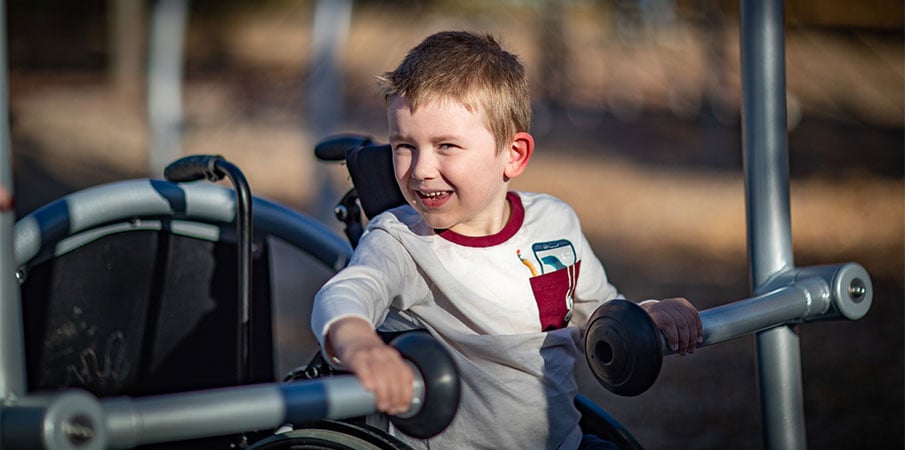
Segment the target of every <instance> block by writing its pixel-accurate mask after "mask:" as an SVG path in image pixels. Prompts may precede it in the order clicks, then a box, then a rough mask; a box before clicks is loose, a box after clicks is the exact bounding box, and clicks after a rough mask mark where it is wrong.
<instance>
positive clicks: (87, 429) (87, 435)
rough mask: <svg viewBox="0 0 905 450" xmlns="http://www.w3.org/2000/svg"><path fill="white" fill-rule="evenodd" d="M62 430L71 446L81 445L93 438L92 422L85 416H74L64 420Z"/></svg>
mask: <svg viewBox="0 0 905 450" xmlns="http://www.w3.org/2000/svg"><path fill="white" fill-rule="evenodd" d="M62 430H63V434H65V435H66V438H67V439H69V442H70V443H72V446H73V447H79V446H82V445H84V444H86V443H88V442H90V441H91V440H92V439H94V424H93V423H92V422H91V419H89V418H87V417H85V416H74V417H71V418H69V420H66V421H64V422H63V424H62Z"/></svg>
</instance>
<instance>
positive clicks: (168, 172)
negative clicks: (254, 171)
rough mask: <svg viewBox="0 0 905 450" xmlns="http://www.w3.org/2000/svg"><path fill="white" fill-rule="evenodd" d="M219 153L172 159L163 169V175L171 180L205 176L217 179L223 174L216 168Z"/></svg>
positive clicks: (219, 158)
mask: <svg viewBox="0 0 905 450" xmlns="http://www.w3.org/2000/svg"><path fill="white" fill-rule="evenodd" d="M222 159H223V157H222V156H220V155H192V156H186V157H184V158H180V159H177V160H176V161H173V162H172V163H170V165H168V166H167V167H166V169H164V170H163V176H164V177H165V178H166V179H167V180H169V181H173V182H177V183H182V182H187V181H195V180H200V179H202V178H207V179H208V180H210V181H219V180H220V179H222V178H223V176H224V175H225V174H224V173H222V172H221V171H219V170H217V167H216V166H217V161H220V160H222Z"/></svg>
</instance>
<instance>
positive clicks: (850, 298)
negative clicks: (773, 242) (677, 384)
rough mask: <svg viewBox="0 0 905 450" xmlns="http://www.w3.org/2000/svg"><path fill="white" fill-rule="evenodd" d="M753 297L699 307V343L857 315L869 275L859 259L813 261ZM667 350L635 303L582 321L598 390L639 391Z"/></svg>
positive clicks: (866, 299)
mask: <svg viewBox="0 0 905 450" xmlns="http://www.w3.org/2000/svg"><path fill="white" fill-rule="evenodd" d="M760 291H762V292H758V294H759V295H757V296H755V297H751V298H747V299H743V300H738V301H735V302H732V303H728V304H725V305H721V306H717V307H714V308H709V309H706V310H704V311H701V313H700V314H701V323H702V325H703V332H704V341H703V343H701V344H699V345H698V347H705V346H708V345H713V344H718V343H720V342H725V341H728V340H731V339H735V338H737V337H741V336H746V335H749V334H753V333H757V332H760V331H764V330H768V329H771V328H775V327H778V326H783V325H789V324H795V323H802V322H809V321H815V320H829V319H840V318H841V319H848V320H858V319H860V318H862V317H864V315H865V314H867V311H868V310H869V309H870V305H871V302H872V301H873V285H872V283H871V279H870V275H869V274H868V273H867V271H866V270H865V269H864V267H862V266H861V265H859V264H856V263H846V264H841V265H828V266H815V267H809V268H802V269H796V270H790V271H787V272H783V273H781V274H778V275H777V276H775V277H773V278H772V279H770V280H769V281H768V282H766V283H764V285H763V287H762V288H761V290H760ZM672 353H673V351H672V350H671V349H670V348H669V346H668V345H666V340H665V337H664V336H663V334H662V333H660V331H659V330H658V329H657V327H656V325H654V323H653V321H652V320H651V319H650V317H649V316H648V315H647V313H646V312H645V311H644V310H643V309H641V307H640V306H637V305H635V304H634V303H631V302H628V301H611V302H607V303H605V304H603V305H602V306H600V307H599V308H598V309H597V310H596V311H595V312H594V313H593V314H592V315H591V318H590V319H589V320H588V328H587V333H586V335H585V356H586V358H587V361H588V365H589V366H590V368H591V372H592V373H593V374H594V376H595V377H596V378H597V381H598V382H600V384H601V385H603V386H604V387H605V388H607V389H608V390H610V391H611V392H613V393H616V394H619V395H626V396H634V395H639V394H641V393H643V392H644V391H646V390H647V389H648V388H650V386H652V385H653V383H654V381H656V379H657V376H658V375H659V373H660V368H661V366H662V360H663V356H665V355H669V354H672Z"/></svg>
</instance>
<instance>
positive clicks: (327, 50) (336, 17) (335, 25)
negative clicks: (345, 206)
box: [306, 0, 353, 223]
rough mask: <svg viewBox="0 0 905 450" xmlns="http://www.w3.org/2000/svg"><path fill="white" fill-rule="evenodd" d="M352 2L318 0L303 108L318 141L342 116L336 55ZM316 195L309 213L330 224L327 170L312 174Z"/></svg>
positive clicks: (333, 198) (345, 33)
mask: <svg viewBox="0 0 905 450" xmlns="http://www.w3.org/2000/svg"><path fill="white" fill-rule="evenodd" d="M352 6H353V0H317V2H315V4H314V23H313V31H312V36H311V55H312V56H311V62H310V64H311V67H310V75H309V76H308V84H307V97H308V104H307V106H306V112H307V120H308V131H309V132H311V134H312V135H314V136H315V137H317V139H320V138H322V137H323V136H325V135H326V134H328V133H332V132H334V131H335V129H336V127H337V126H338V125H339V124H340V121H341V120H342V116H343V106H342V105H343V83H344V82H343V76H342V71H341V70H340V62H339V56H340V52H341V50H342V48H343V46H344V45H345V43H346V40H348V38H349V27H350V26H351V23H352ZM314 181H315V183H316V184H317V192H318V196H317V198H316V199H315V203H314V206H313V210H312V213H313V214H314V216H315V217H317V218H320V219H322V220H324V221H328V223H335V222H333V207H334V205H335V201H336V199H337V198H339V193H337V192H336V189H335V188H334V186H333V183H332V182H331V181H330V177H329V174H328V173H327V172H326V171H323V170H318V171H316V172H315V180H314Z"/></svg>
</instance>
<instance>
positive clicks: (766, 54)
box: [0, 0, 873, 450]
mask: <svg viewBox="0 0 905 450" xmlns="http://www.w3.org/2000/svg"><path fill="white" fill-rule="evenodd" d="M4 11H5V8H4V7H3V0H0V36H5V34H6V23H5V18H4V17H3V16H2V14H4ZM740 17H741V50H742V51H741V58H742V61H741V65H742V100H743V111H742V115H743V125H742V131H743V133H742V135H743V136H742V139H743V150H744V161H745V169H744V170H745V190H746V205H747V219H748V236H749V239H748V249H749V264H750V267H749V269H750V283H751V291H752V298H749V299H745V300H740V301H737V302H734V303H730V304H727V305H723V306H720V307H717V308H713V309H710V310H706V311H703V312H702V313H701V316H702V319H703V321H704V326H705V343H704V345H709V344H714V343H717V342H722V341H724V340H728V339H732V338H734V337H737V336H741V335H745V334H750V333H757V359H758V362H757V368H758V374H759V383H760V394H761V399H762V413H763V424H764V441H765V444H766V447H767V448H770V449H797V448H805V447H806V443H805V427H804V413H803V407H802V387H801V363H800V347H799V343H798V337H797V335H796V333H795V328H794V327H795V326H796V325H797V324H799V323H802V322H806V321H809V320H817V319H826V318H844V319H858V318H860V317H862V316H863V315H864V314H866V312H867V310H868V309H869V308H870V304H871V301H872V297H873V293H872V286H871V282H870V277H869V275H868V274H867V272H866V271H865V270H864V269H863V267H861V266H859V265H857V264H843V265H839V266H822V267H811V268H795V266H794V262H793V258H792V245H791V232H790V213H789V186H788V155H787V148H786V146H787V144H786V142H787V133H786V105H785V63H784V60H785V54H784V37H783V27H784V17H783V1H782V0H742V2H741V15H740ZM5 52H6V48H5V43H4V44H3V45H2V46H0V162H2V163H3V164H2V165H0V183H2V184H3V185H4V186H12V182H11V181H12V174H11V167H10V163H9V162H10V150H9V129H8V109H7V108H8V107H7V105H8V102H7V91H6V73H7V72H6V53H5ZM215 203H216V202H213V203H212V205H213V204H215ZM162 205H163V204H162ZM221 206H225V205H221ZM162 207H167V206H162ZM229 208H230V207H228V206H227V207H226V209H225V210H226V211H232V210H231V209H229ZM260 209H261V208H258V207H257V205H256V209H255V211H256V214H257V212H258V211H259V210H260ZM223 211H224V210H223V209H220V208H219V207H216V208H215V210H213V211H211V214H215V215H216V214H222V213H223ZM95 213H99V211H97V210H95V211H94V212H92V213H86V214H85V215H84V218H85V219H86V220H91V215H92V214H95ZM27 221H28V219H26V222H27ZM12 222H13V214H12V213H0V236H2V237H3V238H2V239H0V443H5V444H7V445H9V446H12V447H16V448H46V449H72V450H75V449H76V448H77V449H79V450H87V449H102V448H107V447H111V448H128V447H130V446H133V445H138V444H142V443H150V442H162V441H168V440H175V439H186V438H193V437H204V436H212V435H219V434H223V433H236V432H242V431H247V430H248V429H253V428H260V427H270V426H277V425H280V422H282V421H283V420H289V419H291V418H293V417H313V416H305V414H307V413H309V412H311V413H312V414H314V413H317V414H320V413H321V412H323V411H322V409H323V406H322V405H321V406H316V405H312V404H311V403H310V402H309V400H310V399H311V398H313V397H314V396H315V395H314V394H312V393H310V392H313V391H319V392H320V391H324V390H335V391H341V393H338V394H337V395H339V397H343V399H341V400H339V401H340V402H341V403H342V404H343V405H345V406H343V408H351V410H354V411H351V412H350V410H348V409H346V410H344V411H345V412H344V413H343V414H346V413H349V414H352V415H357V414H361V413H366V412H367V411H369V410H370V409H372V408H373V407H372V406H369V405H367V403H368V401H369V400H368V399H367V398H366V397H367V395H368V394H367V393H366V392H364V393H363V392H361V390H360V389H359V388H357V387H355V386H354V385H352V386H341V387H335V386H330V385H329V384H327V385H323V384H322V383H321V382H318V383H316V384H312V385H311V387H309V388H299V389H301V390H306V389H311V390H312V391H305V392H307V393H301V392H294V391H293V392H289V391H288V390H287V388H285V387H284V386H278V385H261V386H244V387H234V388H226V389H221V390H217V391H202V392H192V393H183V394H172V395H167V396H159V397H154V398H142V399H126V398H119V399H103V400H99V399H97V398H96V397H94V396H92V395H90V394H87V393H85V392H83V391H78V390H71V391H66V392H62V393H54V394H46V395H40V394H29V393H27V392H26V385H25V379H26V377H25V357H24V345H23V337H22V319H21V306H20V299H19V291H18V288H17V284H16V280H15V276H14V274H15V273H16V270H17V268H18V266H19V264H18V262H17V261H15V260H14V257H13V238H12V236H13V234H14V233H13V223H12ZM22 226H23V227H24V228H27V227H29V226H30V225H28V224H27V223H23V224H22ZM26 234H27V233H26ZM23 236H24V235H23ZM28 239H34V238H25V237H22V242H21V243H20V241H19V240H20V236H19V232H18V230H17V232H16V246H17V252H18V251H20V250H19V247H20V246H21V247H24V248H33V247H34V243H33V242H28ZM39 246H40V245H39ZM324 383H327V382H326V381H325V382H324ZM342 383H346V381H343V382H342ZM334 388H335V389H334ZM339 397H337V398H339ZM331 408H332V407H331ZM176 411H180V413H179V415H178V416H176V415H173V414H174V413H175V412H176ZM325 414H326V415H327V416H329V417H339V416H331V414H333V413H325ZM174 417H178V418H179V420H176V421H174V420H172V418H174ZM185 421H189V422H185ZM186 423H190V424H191V426H189V427H187V426H186ZM148 430H153V431H148Z"/></svg>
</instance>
